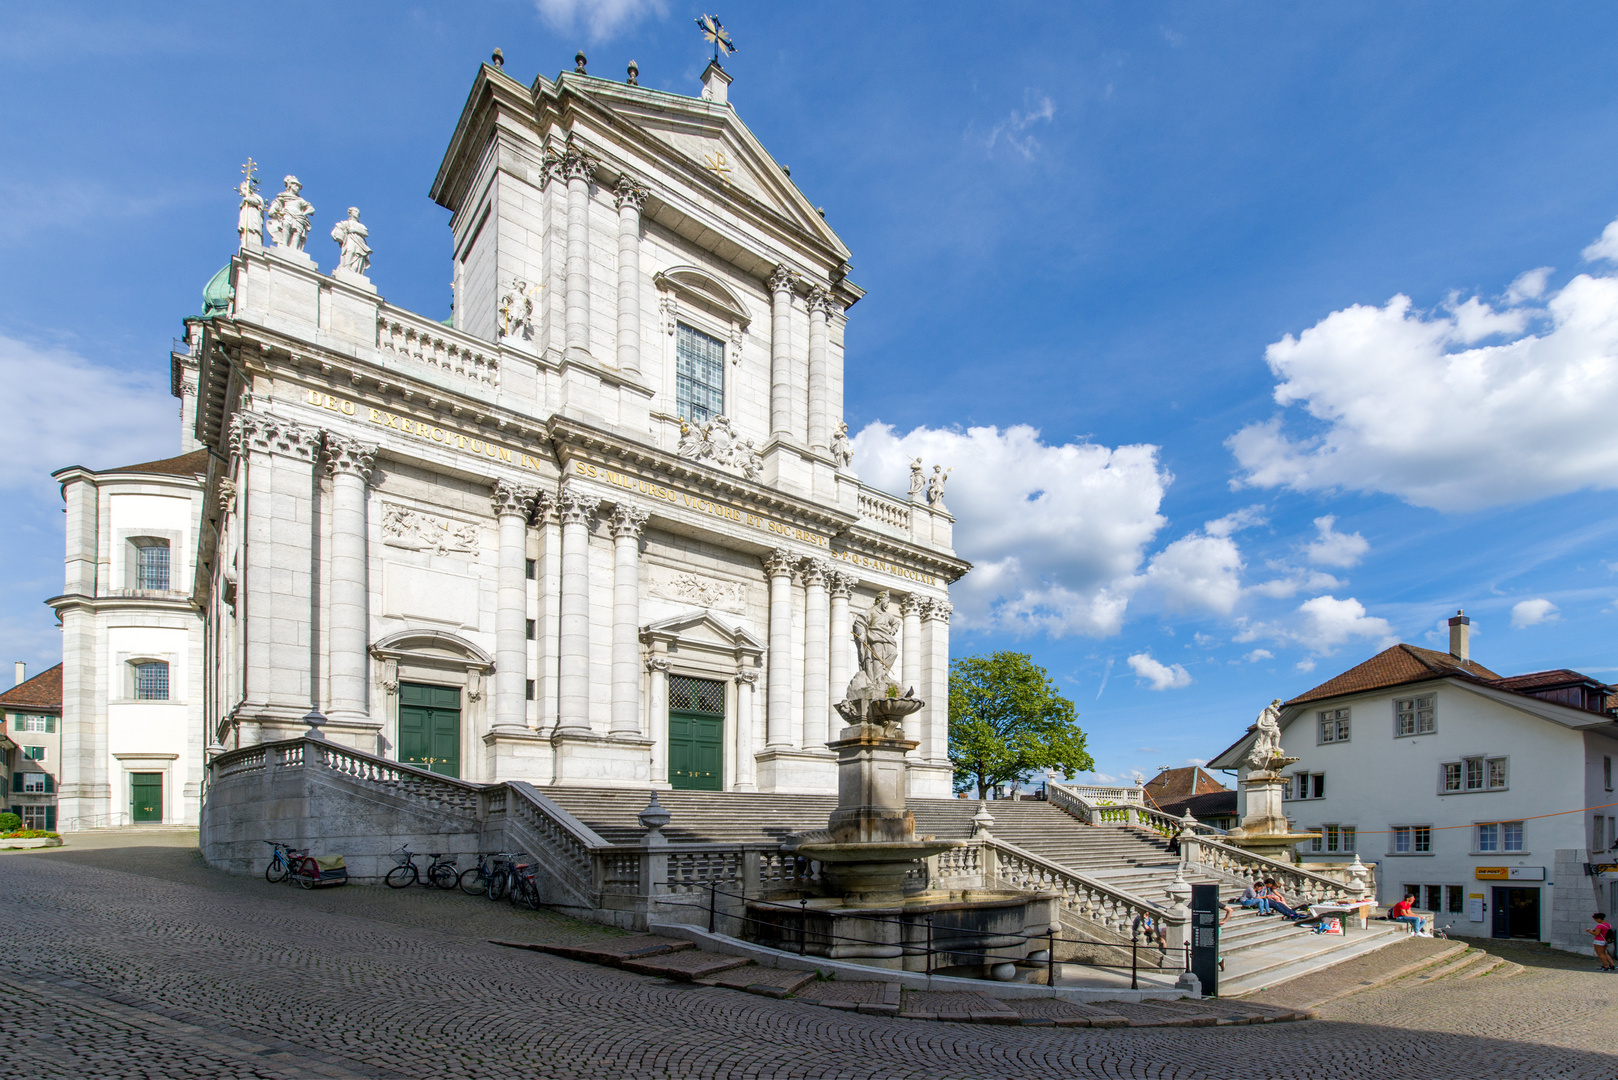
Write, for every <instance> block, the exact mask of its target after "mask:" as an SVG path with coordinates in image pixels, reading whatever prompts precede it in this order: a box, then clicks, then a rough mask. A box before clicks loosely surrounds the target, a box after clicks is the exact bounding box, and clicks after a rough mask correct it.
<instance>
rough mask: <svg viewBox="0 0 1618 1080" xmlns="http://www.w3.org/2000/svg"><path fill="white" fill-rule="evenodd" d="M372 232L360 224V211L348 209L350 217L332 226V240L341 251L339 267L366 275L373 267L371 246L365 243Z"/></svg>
mask: <svg viewBox="0 0 1618 1080" xmlns="http://www.w3.org/2000/svg"><path fill="white" fill-rule="evenodd" d="M369 235H370V230H369V229H367V228H366V227H365V226H364V225H361V224H360V209H359V207H357V206H350V207H349V208H348V217H346V218H344V219H343V220H342V221H339V222H338V223H337V224H336V225H334V226H332V230H331V238H332V239H333V240H335V241H337V247H338V249H339V251H340V254H339V255H338V257H337V258H338V265H339V266H341V267H342V268H343V269H344V270H347V271H349V272H351V273H355V274H360V275H362V276H363V275H364V274H365V271H366V270H368V269H370V267H371V246H370V245H369V244H367V243H366V242H365V238H366V237H367V236H369Z"/></svg>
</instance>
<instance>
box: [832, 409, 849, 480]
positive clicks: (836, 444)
mask: <svg viewBox="0 0 1618 1080" xmlns="http://www.w3.org/2000/svg"><path fill="white" fill-rule="evenodd" d="M831 459H832V461H834V462H836V463H837V467H838V468H839V469H846V468H848V465H849V462H851V461H853V460H854V447H853V446H851V445H850V444H849V441H848V424H846V423H844V422H843V421H841V420H839V421H837V431H836V433H835V434H833V435H832V437H831Z"/></svg>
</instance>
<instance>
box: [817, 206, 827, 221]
mask: <svg viewBox="0 0 1618 1080" xmlns="http://www.w3.org/2000/svg"><path fill="white" fill-rule="evenodd" d="M815 213H817V214H819V215H820V220H822V221H824V220H826V208H825V207H824V206H817V207H815Z"/></svg>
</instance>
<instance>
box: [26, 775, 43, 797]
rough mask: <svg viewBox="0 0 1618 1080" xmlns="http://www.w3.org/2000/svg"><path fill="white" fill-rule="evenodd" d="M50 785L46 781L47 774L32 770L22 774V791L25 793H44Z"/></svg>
mask: <svg viewBox="0 0 1618 1080" xmlns="http://www.w3.org/2000/svg"><path fill="white" fill-rule="evenodd" d="M48 786H49V785H47V784H46V783H45V774H44V773H39V772H30V773H23V774H22V791H23V794H24V795H43V794H45V792H46V790H47V788H48Z"/></svg>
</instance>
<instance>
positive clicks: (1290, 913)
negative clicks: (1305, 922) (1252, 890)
mask: <svg viewBox="0 0 1618 1080" xmlns="http://www.w3.org/2000/svg"><path fill="white" fill-rule="evenodd" d="M1259 895H1260V896H1262V897H1263V898H1264V900H1265V901H1266V903H1267V905H1268V907H1269V910H1270V911H1271V912H1274V913H1275V914H1277V915H1281V916H1284V917H1285V918H1288V919H1293V920H1297V919H1301V918H1303V916H1302V915H1300V914H1298V913H1297V912H1296V911H1294V910H1292V908H1290V907H1288V906H1287V902H1286V898H1285V897H1284V896H1282V895H1281V891H1280V890H1279V889H1278V888H1276V885H1275V879H1274V878H1266V879H1265V880H1264V888H1263V891H1262V892H1261V893H1260V894H1259ZM1260 914H1263V912H1262V911H1261V912H1260Z"/></svg>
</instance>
